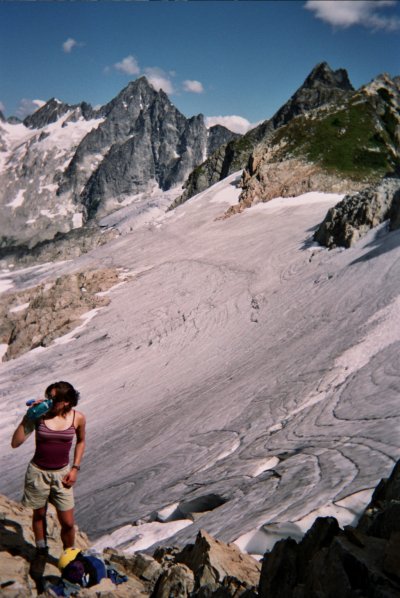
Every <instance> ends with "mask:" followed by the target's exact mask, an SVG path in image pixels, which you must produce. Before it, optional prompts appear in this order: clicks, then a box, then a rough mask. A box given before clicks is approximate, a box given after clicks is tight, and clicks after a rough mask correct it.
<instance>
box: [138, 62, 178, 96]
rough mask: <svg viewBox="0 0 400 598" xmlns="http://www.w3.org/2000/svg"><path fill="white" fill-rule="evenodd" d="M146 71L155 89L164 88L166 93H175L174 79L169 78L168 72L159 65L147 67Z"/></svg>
mask: <svg viewBox="0 0 400 598" xmlns="http://www.w3.org/2000/svg"><path fill="white" fill-rule="evenodd" d="M144 73H145V75H146V77H147V80H148V82H149V83H150V84H151V85H152V86H153V87H154V89H156V90H157V91H159V90H160V89H163V90H164V91H165V93H174V86H173V84H172V81H171V80H170V79H168V76H167V74H166V73H165V72H164V71H163V70H162V69H160V68H158V67H157V66H152V67H147V68H146V69H144Z"/></svg>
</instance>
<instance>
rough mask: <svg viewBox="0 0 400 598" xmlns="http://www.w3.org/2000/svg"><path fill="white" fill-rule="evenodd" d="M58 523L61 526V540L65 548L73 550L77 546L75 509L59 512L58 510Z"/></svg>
mask: <svg viewBox="0 0 400 598" xmlns="http://www.w3.org/2000/svg"><path fill="white" fill-rule="evenodd" d="M57 516H58V521H59V522H60V525H61V540H62V543H63V547H64V550H65V548H72V547H73V546H74V545H75V520H74V509H69V510H68V511H59V510H58V509H57Z"/></svg>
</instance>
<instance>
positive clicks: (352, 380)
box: [0, 173, 400, 554]
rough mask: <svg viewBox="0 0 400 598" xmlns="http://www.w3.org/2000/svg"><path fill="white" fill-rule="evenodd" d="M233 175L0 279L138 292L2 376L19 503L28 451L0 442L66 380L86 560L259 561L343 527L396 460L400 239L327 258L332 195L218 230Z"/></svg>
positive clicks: (383, 237)
mask: <svg viewBox="0 0 400 598" xmlns="http://www.w3.org/2000/svg"><path fill="white" fill-rule="evenodd" d="M239 174H240V173H239ZM237 176H238V173H237V174H236V175H233V176H231V177H229V178H228V179H226V180H225V181H222V182H221V183H218V184H217V185H215V186H214V187H212V188H211V189H209V190H207V191H205V192H203V193H202V194H200V195H199V196H197V197H195V198H192V199H191V200H190V201H188V202H187V203H185V204H184V205H182V206H180V207H179V208H177V209H176V210H174V211H173V212H169V213H167V214H165V215H161V216H160V211H159V210H155V211H154V219H153V220H149V219H147V220H146V219H143V218H142V219H141V220H140V225H138V224H137V221H136V219H137V218H138V217H140V210H139V211H138V209H137V206H136V207H135V205H134V204H132V206H127V207H126V208H124V209H123V210H121V214H120V217H121V231H122V233H123V234H121V236H120V237H119V238H117V239H116V240H114V241H113V242H111V243H110V244H108V245H106V246H103V247H100V248H98V249H96V250H95V251H93V252H92V253H90V254H87V255H85V256H81V257H80V258H79V259H77V260H75V261H74V262H64V263H60V264H59V265H54V264H49V265H48V266H47V267H43V266H42V267H40V268H32V269H29V270H25V271H24V272H23V273H19V272H13V271H7V272H4V273H3V275H2V277H1V279H2V280H1V281H0V282H2V284H3V285H4V287H3V288H4V289H5V290H6V289H7V288H10V286H11V285H14V288H22V287H23V286H27V285H29V284H33V283H34V284H38V283H39V282H40V281H43V280H46V278H47V277H50V276H53V277H54V275H55V274H57V275H60V274H64V273H67V272H72V271H74V270H78V269H89V268H97V267H101V266H110V267H112V266H115V267H121V268H124V269H126V270H128V271H130V272H133V273H134V276H133V277H132V278H131V279H130V280H128V281H127V282H125V283H124V284H122V285H117V286H116V287H115V288H114V289H113V290H112V291H111V292H110V294H109V296H110V298H111V303H110V305H109V306H107V307H105V308H103V309H101V310H98V312H97V313H96V314H91V316H92V315H93V317H91V318H87V319H86V320H85V321H84V323H83V325H82V326H81V327H80V328H79V330H76V331H75V334H74V333H72V334H70V336H69V338H68V339H64V341H59V342H57V343H54V344H53V345H52V346H50V347H48V348H46V349H41V350H39V351H38V350H35V351H32V352H30V353H28V354H26V355H23V356H22V357H20V358H18V359H16V360H14V361H11V362H7V363H2V364H0V390H1V396H2V399H1V404H0V408H1V418H2V422H3V425H2V427H1V431H0V455H1V457H0V461H1V471H2V476H1V478H0V492H2V493H4V494H6V495H8V496H10V497H12V498H18V497H20V495H21V491H22V485H23V477H24V472H25V468H26V464H27V462H28V460H29V456H30V455H31V454H32V451H33V442H32V439H30V440H29V441H28V442H27V443H26V444H25V445H24V446H23V447H21V448H20V449H18V450H16V451H13V450H12V449H11V448H10V436H11V433H12V430H13V428H14V426H16V425H17V423H18V421H19V420H20V418H21V417H22V415H23V413H24V410H25V401H26V400H27V399H29V398H31V397H36V396H41V394H42V393H43V390H44V388H45V387H46V386H47V385H48V384H49V383H51V382H53V381H55V380H68V381H70V382H71V383H73V384H74V385H75V386H76V387H77V388H78V389H79V390H80V392H81V397H82V398H81V403H80V409H81V410H82V411H83V412H84V413H85V414H86V416H87V420H88V439H87V452H86V455H85V458H84V461H83V466H82V469H81V472H80V476H79V481H78V485H77V486H76V499H77V501H76V502H77V521H78V524H79V526H80V527H81V528H82V529H83V530H84V531H86V532H87V533H88V534H89V536H90V537H91V538H92V539H95V540H97V542H98V546H105V545H107V544H113V545H115V546H120V547H123V548H124V549H126V550H128V551H133V550H135V549H137V548H140V549H143V548H146V547H148V546H150V545H152V544H154V543H161V544H166V543H167V544H168V545H171V544H181V545H182V544H184V543H187V542H188V541H189V540H190V541H192V540H193V539H194V537H195V535H196V533H197V531H198V530H199V529H200V528H203V529H205V530H207V531H208V532H209V533H211V534H212V535H215V536H216V537H217V538H220V539H222V540H224V541H237V543H238V544H239V546H240V547H241V548H243V549H245V550H247V551H248V552H251V553H257V554H262V553H263V551H264V550H265V549H266V548H270V547H271V546H272V545H273V543H274V542H275V541H276V540H277V539H279V538H280V537H282V536H287V535H292V537H300V536H301V534H302V533H304V531H305V530H306V529H308V527H310V526H311V524H312V521H313V519H314V518H315V517H316V516H318V515H320V514H323V515H327V514H332V515H334V516H336V517H337V518H338V519H339V522H340V523H341V524H349V523H352V522H353V521H354V520H355V518H357V515H358V514H359V513H360V512H361V510H362V509H363V508H364V507H365V505H366V504H367V502H368V499H369V497H370V494H371V491H372V489H373V488H374V487H375V486H376V484H377V482H378V481H379V480H380V479H381V478H382V477H384V476H386V475H388V474H389V472H390V471H391V469H392V467H393V464H394V462H395V460H397V459H398V458H399V456H400V436H399V431H400V429H399V391H400V378H399V371H400V368H399V355H400V351H399V349H400V326H399V323H400V322H399V313H400V311H399V307H400V304H399V290H400V248H399V242H400V231H397V232H393V233H388V232H387V231H386V229H385V227H384V226H383V227H380V228H379V229H377V230H376V231H375V232H371V233H370V234H369V235H368V236H367V237H366V238H364V239H363V240H362V241H361V242H360V243H358V245H356V247H354V248H352V249H349V250H346V251H343V250H333V251H327V250H322V249H321V248H320V247H317V246H315V245H314V244H313V243H312V242H311V237H312V232H313V230H314V228H315V227H316V226H317V225H318V224H319V223H320V222H321V220H322V219H323V218H324V216H325V214H326V211H327V210H328V208H329V207H331V206H332V205H334V204H335V203H336V202H337V201H338V200H339V199H340V198H341V196H336V195H333V194H332V195H326V194H325V195H323V194H316V193H312V194H307V195H304V196H302V197H300V198H290V199H282V198H277V199H275V200H272V201H271V202H270V203H267V204H258V205H257V206H255V207H253V208H251V209H248V210H245V211H244V212H243V213H242V214H239V215H236V216H233V217H231V218H228V219H219V217H220V216H221V215H222V214H223V213H224V212H225V210H226V209H227V208H228V207H229V205H231V204H232V203H235V202H236V201H237V198H238V195H239V189H237V188H236V186H235V185H234V182H235V180H236V179H237ZM113 224H114V225H115V226H118V213H115V214H114V215H113ZM67 341H68V342H67ZM190 513H196V515H195V516H191V515H190ZM135 523H137V525H133V524H135Z"/></svg>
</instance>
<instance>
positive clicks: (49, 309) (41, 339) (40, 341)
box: [0, 268, 121, 361]
mask: <svg viewBox="0 0 400 598" xmlns="http://www.w3.org/2000/svg"><path fill="white" fill-rule="evenodd" d="M120 277H121V273H120V272H118V271H117V270H113V269H110V268H103V269H101V270H94V271H89V272H78V273H74V274H68V275H66V276H61V277H59V278H57V279H56V280H55V281H54V282H51V283H46V284H41V285H39V286H38V287H34V288H32V289H27V290H24V291H20V292H18V293H5V294H3V295H2V296H1V299H0V316H1V324H0V342H2V343H4V344H6V345H8V348H7V351H6V353H5V354H4V356H3V361H7V360H9V359H13V358H15V357H18V356H19V355H22V354H23V353H26V352H27V351H30V350H31V349H34V348H35V347H47V346H48V345H49V344H50V343H51V342H52V341H54V339H56V338H58V337H60V336H63V335H64V334H66V333H67V332H70V331H71V330H72V329H73V328H75V327H76V326H78V324H81V323H82V320H80V319H79V318H80V316H82V315H83V314H85V313H87V312H89V311H90V310H92V309H97V308H100V307H104V306H105V305H108V303H109V301H110V300H109V298H108V297H106V296H103V295H102V294H99V293H103V292H105V291H107V290H108V289H110V288H111V287H112V286H114V285H115V284H117V283H118V282H120V280H121V278H120Z"/></svg>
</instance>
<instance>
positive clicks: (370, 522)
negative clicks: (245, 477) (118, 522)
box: [0, 461, 400, 598]
mask: <svg viewBox="0 0 400 598" xmlns="http://www.w3.org/2000/svg"><path fill="white" fill-rule="evenodd" d="M48 534H49V554H48V555H47V557H46V559H45V560H42V562H41V567H38V563H37V559H35V548H34V545H33V536H32V532H31V530H30V511H29V509H25V508H24V507H22V506H20V505H19V504H17V503H15V502H13V501H11V500H8V499H7V498H5V497H1V496H0V588H1V590H0V591H1V596H4V597H5V598H26V597H27V596H38V595H40V596H49V595H51V594H49V593H48V592H47V593H46V592H43V593H40V592H41V591H42V589H43V587H44V581H45V580H46V579H47V580H49V581H53V583H54V582H56V580H57V579H59V575H60V572H59V571H58V569H57V568H56V566H55V565H56V563H57V558H58V556H59V554H60V553H61V550H62V548H61V543H60V539H59V531H58V524H57V522H56V517H55V514H54V512H53V511H52V510H51V509H50V512H49V524H48ZM88 545H89V542H88V539H87V537H86V536H85V535H84V534H82V533H80V532H78V534H77V546H78V547H80V548H82V549H84V548H87V547H88ZM102 556H103V558H104V559H105V560H106V562H108V563H109V564H110V565H111V566H112V567H115V568H116V569H117V570H118V571H119V572H121V573H123V574H125V575H126V576H127V577H128V580H127V581H126V582H125V583H123V584H121V585H119V586H115V585H113V584H112V582H111V580H110V579H105V580H102V582H101V584H99V585H96V586H93V587H92V588H86V589H82V591H80V592H79V594H76V595H78V596H82V597H85V596H99V597H103V598H109V597H110V598H111V597H116V598H128V597H131V596H150V597H151V598H170V597H174V598H186V597H189V596H190V597H191V598H211V597H212V598H239V597H240V598H257V597H259V598H333V597H335V598H336V597H343V598H344V597H349V598H352V597H356V596H359V597H362V596H368V597H369V598H398V597H399V596H400V461H399V462H398V463H397V465H396V466H395V467H394V469H393V472H392V474H391V476H390V478H389V479H386V480H382V481H381V482H380V483H379V485H378V486H377V488H376V490H375V492H374V494H373V496H372V500H371V502H370V504H369V505H368V507H367V508H366V510H365V512H364V514H363V515H362V517H361V519H360V520H359V522H358V524H357V526H356V527H351V526H346V527H345V528H344V529H341V528H340V527H339V525H338V522H337V520H336V519H335V518H334V517H325V518H322V517H319V518H318V519H316V520H315V522H314V524H313V526H312V527H311V529H310V530H309V531H308V532H307V533H306V535H305V536H304V538H303V539H302V540H301V541H300V542H299V543H297V542H296V541H295V540H293V539H292V538H287V539H285V540H281V541H279V542H277V543H276V544H275V546H274V548H273V550H272V551H271V552H269V553H266V554H265V555H264V558H263V560H262V563H261V564H260V563H258V562H257V561H256V560H255V559H253V558H252V557H251V556H249V555H246V554H243V553H241V552H240V550H239V549H238V548H237V546H235V545H233V544H224V543H223V542H220V541H218V540H216V539H214V538H212V537H211V536H210V535H209V534H208V533H207V532H205V531H200V532H199V534H198V536H197V538H196V541H195V543H194V544H189V545H188V546H185V547H184V548H183V549H181V548H177V547H169V548H157V549H156V551H155V552H154V554H153V555H152V556H151V555H150V554H146V553H140V552H137V553H134V554H133V555H130V554H126V553H123V552H120V551H116V550H114V549H111V548H109V549H106V550H105V551H104V553H103V555H102ZM260 569H261V572H260Z"/></svg>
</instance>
